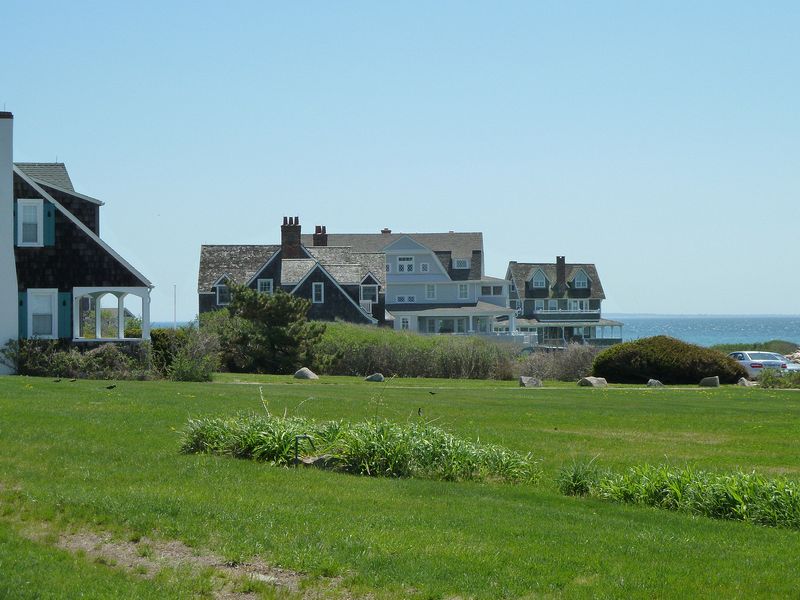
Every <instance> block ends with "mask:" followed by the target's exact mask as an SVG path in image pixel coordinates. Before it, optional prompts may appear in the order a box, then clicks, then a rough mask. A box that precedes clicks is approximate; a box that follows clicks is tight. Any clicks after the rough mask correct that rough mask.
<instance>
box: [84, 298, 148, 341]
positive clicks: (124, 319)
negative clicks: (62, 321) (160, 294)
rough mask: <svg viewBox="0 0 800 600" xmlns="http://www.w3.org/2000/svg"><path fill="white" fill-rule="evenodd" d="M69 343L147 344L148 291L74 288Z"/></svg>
mask: <svg viewBox="0 0 800 600" xmlns="http://www.w3.org/2000/svg"><path fill="white" fill-rule="evenodd" d="M136 325H139V327H136ZM126 329H127V333H126ZM72 339H73V341H75V342H82V341H87V342H88V341H92V342H113V341H120V340H122V341H127V340H130V341H135V340H149V339H150V288H149V287H76V288H73V290H72Z"/></svg>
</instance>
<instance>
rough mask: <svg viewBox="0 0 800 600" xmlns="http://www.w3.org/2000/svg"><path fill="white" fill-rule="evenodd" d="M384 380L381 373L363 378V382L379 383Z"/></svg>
mask: <svg viewBox="0 0 800 600" xmlns="http://www.w3.org/2000/svg"><path fill="white" fill-rule="evenodd" d="M383 380H384V377H383V373H373V374H372V375H368V376H367V377H364V381H377V382H378V383H380V382H381V381H383Z"/></svg>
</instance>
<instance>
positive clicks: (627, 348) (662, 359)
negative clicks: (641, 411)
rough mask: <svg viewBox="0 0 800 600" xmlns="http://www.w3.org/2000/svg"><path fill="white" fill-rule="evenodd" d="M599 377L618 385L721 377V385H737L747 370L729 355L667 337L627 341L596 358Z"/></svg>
mask: <svg viewBox="0 0 800 600" xmlns="http://www.w3.org/2000/svg"><path fill="white" fill-rule="evenodd" d="M592 372H593V375H594V376H595V377H605V378H606V379H607V380H608V381H610V382H614V383H646V382H647V380H648V379H650V378H653V379H658V380H660V381H661V382H663V383H666V384H681V383H694V384H696V383H698V382H699V381H700V380H701V379H702V378H703V377H713V376H715V375H717V376H719V380H720V382H721V383H736V382H737V381H738V380H739V379H740V378H741V377H745V378H746V377H747V371H745V369H744V367H742V366H741V365H740V364H739V363H737V362H736V361H734V360H733V359H731V358H729V357H728V356H726V355H724V354H722V353H721V352H717V351H716V350H710V349H708V348H703V347H701V346H695V345H694V344H688V343H686V342H682V341H680V340H676V339H675V338H671V337H667V336H664V335H660V336H656V337H650V338H643V339H641V340H636V341H633V342H625V343H623V344H617V345H615V346H612V347H611V348H608V349H606V350H604V351H603V352H601V353H600V354H598V355H597V357H596V358H595V359H594V364H593V366H592Z"/></svg>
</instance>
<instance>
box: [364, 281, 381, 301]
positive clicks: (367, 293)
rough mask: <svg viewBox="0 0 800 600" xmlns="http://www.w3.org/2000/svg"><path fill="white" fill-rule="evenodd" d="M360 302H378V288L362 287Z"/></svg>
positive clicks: (375, 286)
mask: <svg viewBox="0 0 800 600" xmlns="http://www.w3.org/2000/svg"><path fill="white" fill-rule="evenodd" d="M361 301H362V302H377V301H378V286H377V285H362V286H361Z"/></svg>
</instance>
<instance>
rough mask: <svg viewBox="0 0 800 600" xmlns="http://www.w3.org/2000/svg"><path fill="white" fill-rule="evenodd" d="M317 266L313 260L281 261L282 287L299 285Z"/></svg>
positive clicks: (294, 259)
mask: <svg viewBox="0 0 800 600" xmlns="http://www.w3.org/2000/svg"><path fill="white" fill-rule="evenodd" d="M316 264H317V261H316V260H314V259H313V258H284V259H281V285H291V286H295V285H297V284H298V283H300V281H302V279H303V278H304V277H305V276H306V275H307V274H308V273H309V271H311V270H312V269H313V268H314V267H315V266H316Z"/></svg>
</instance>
